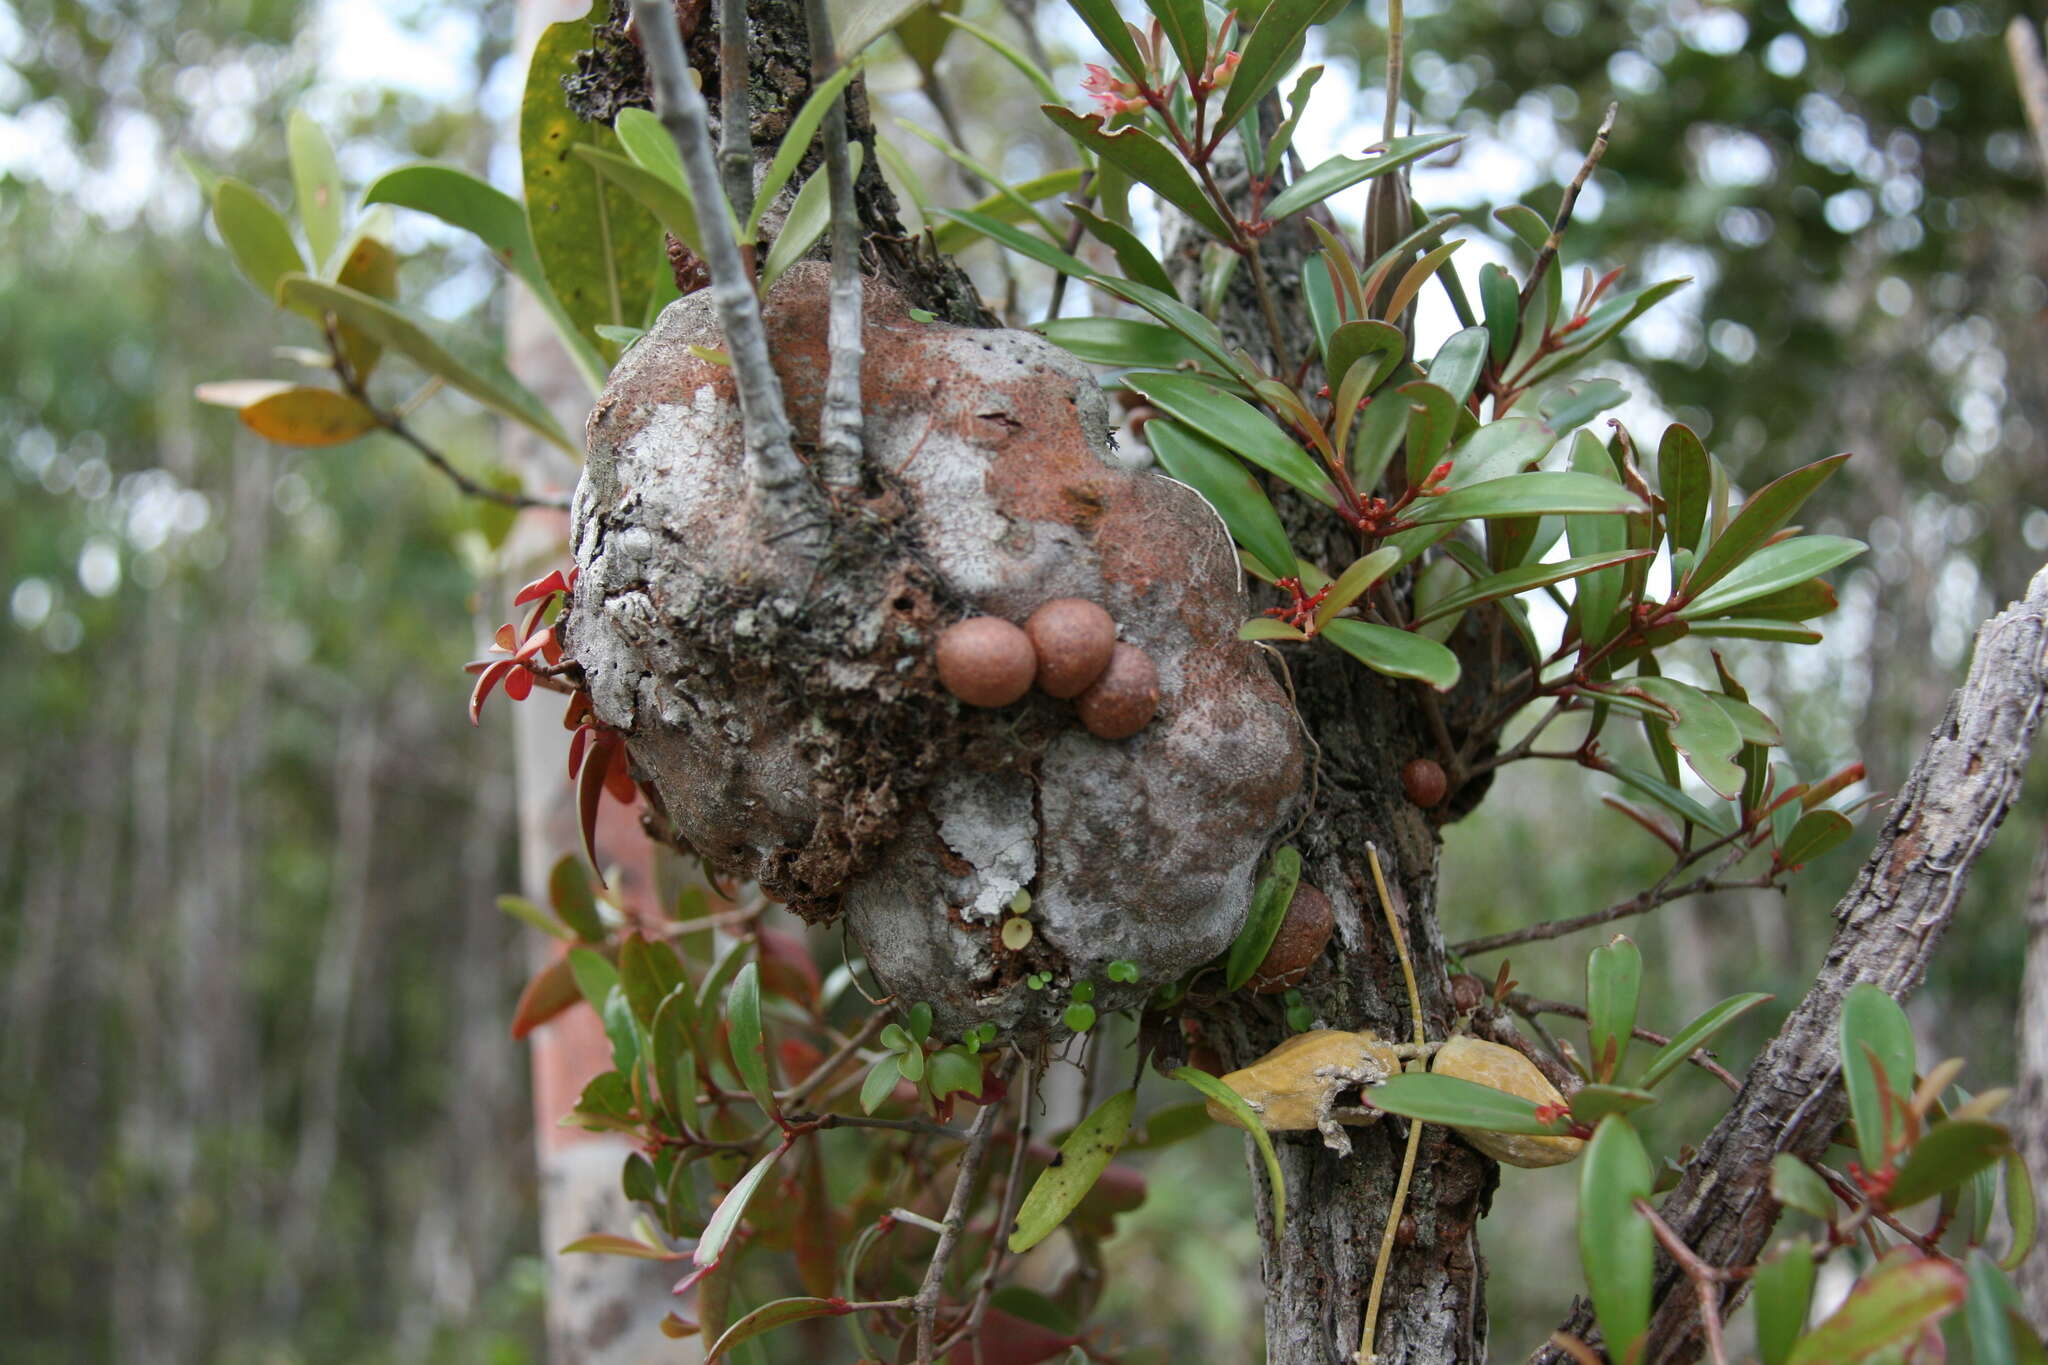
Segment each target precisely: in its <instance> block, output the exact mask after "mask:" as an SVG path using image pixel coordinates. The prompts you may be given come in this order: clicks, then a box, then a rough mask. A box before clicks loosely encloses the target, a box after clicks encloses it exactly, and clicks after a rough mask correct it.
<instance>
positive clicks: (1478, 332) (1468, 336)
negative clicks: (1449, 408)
mask: <svg viewBox="0 0 2048 1365" xmlns="http://www.w3.org/2000/svg"><path fill="white" fill-rule="evenodd" d="M1488 344H1489V339H1488V334H1487V329H1486V328H1484V327H1467V328H1465V329H1464V330H1463V331H1461V332H1453V333H1452V334H1451V335H1450V337H1449V338H1448V339H1446V340H1445V342H1444V344H1443V345H1441V346H1439V347H1437V351H1436V355H1435V357H1434V358H1432V359H1431V360H1430V362H1429V382H1430V383H1432V384H1435V385H1437V386H1438V387H1440V388H1442V389H1443V390H1444V391H1445V392H1446V393H1448V394H1450V395H1451V397H1452V398H1454V399H1456V400H1457V401H1458V402H1459V403H1463V402H1464V401H1465V400H1466V399H1468V398H1470V397H1471V396H1472V389H1473V387H1474V386H1475V385H1477V384H1478V383H1479V375H1480V372H1481V371H1482V370H1484V369H1485V368H1486V351H1487V346H1488Z"/></svg>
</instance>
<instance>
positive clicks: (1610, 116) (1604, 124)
mask: <svg viewBox="0 0 2048 1365" xmlns="http://www.w3.org/2000/svg"><path fill="white" fill-rule="evenodd" d="M1620 112H1621V106H1620V105H1618V104H1610V105H1608V106H1607V112H1606V114H1604V115H1603V116H1602V117H1601V119H1600V128H1599V131H1597V132H1596V133H1594V134H1593V146H1592V150H1590V151H1588V152H1587V153H1586V159H1585V161H1583V162H1582V163H1580V165H1579V173H1578V174H1577V175H1575V176H1573V177H1572V183H1571V184H1569V185H1567V186H1565V187H1564V198H1563V199H1562V200H1560V201H1559V202H1558V205H1557V217H1556V218H1555V219H1554V220H1553V221H1552V222H1551V225H1550V235H1549V236H1548V237H1546V238H1544V239H1543V249H1542V250H1541V251H1539V252H1537V253H1536V264H1534V265H1532V266H1530V267H1529V282H1528V283H1527V284H1524V285H1523V286H1522V297H1521V298H1520V299H1519V300H1518V301H1517V302H1516V305H1515V316H1516V317H1517V318H1520V317H1522V315H1524V314H1526V313H1527V312H1528V311H1529V301H1530V300H1531V299H1533V298H1535V297H1536V287H1537V286H1538V285H1540V284H1542V283H1543V277H1544V276H1545V275H1546V274H1548V273H1549V272H1550V267H1551V266H1552V265H1553V264H1554V263H1555V262H1556V260H1557V249H1558V248H1559V247H1560V246H1562V245H1564V230H1565V229H1566V228H1567V227H1569V226H1571V221H1572V209H1573V208H1574V207H1576V206H1577V204H1578V202H1579V191H1580V190H1583V189H1584V188H1586V182H1587V181H1588V180H1590V179H1592V178H1593V168H1594V167H1595V166H1597V165H1599V164H1600V158H1601V157H1602V156H1605V155H1606V154H1607V135H1608V134H1609V133H1611V132H1613V131H1614V117H1615V115H1616V114H1618V113H1620ZM1515 334H1516V336H1517V337H1518V338H1519V337H1520V335H1521V326H1520V324H1519V323H1518V324H1517V325H1516V328H1515ZM1508 354H1509V355H1513V354H1514V351H1513V350H1512V349H1510V350H1509V352H1508Z"/></svg>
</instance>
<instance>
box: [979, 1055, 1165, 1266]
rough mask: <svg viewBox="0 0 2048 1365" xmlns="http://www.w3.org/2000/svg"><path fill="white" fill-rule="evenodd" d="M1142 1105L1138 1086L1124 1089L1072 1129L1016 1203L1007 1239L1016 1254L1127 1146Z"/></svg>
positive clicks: (1048, 1229) (1048, 1230) (1041, 1235)
mask: <svg viewBox="0 0 2048 1365" xmlns="http://www.w3.org/2000/svg"><path fill="white" fill-rule="evenodd" d="M1137 1105H1138V1092H1137V1091H1136V1090H1135V1089H1131V1090H1124V1091H1119V1092H1118V1093H1117V1094H1114V1095H1112V1096H1110V1097H1109V1098H1108V1099H1107V1100H1104V1101H1103V1102H1102V1104H1101V1106H1100V1107H1098V1108H1097V1109H1096V1110H1095V1112H1094V1113H1092V1114H1090V1115H1089V1116H1088V1117H1087V1118H1085V1119H1083V1120H1081V1122H1080V1123H1078V1124H1076V1125H1075V1127H1074V1131H1073V1132H1071V1133H1069V1134H1067V1138H1066V1141H1064V1142H1062V1143H1061V1144H1060V1154H1059V1158H1058V1160H1056V1161H1055V1162H1053V1164H1052V1165H1050V1166H1047V1167H1046V1168H1045V1169H1044V1170H1043V1171H1041V1172H1039V1174H1038V1179H1037V1180H1035V1181H1033V1182H1032V1185H1031V1189H1030V1191H1029V1192H1028V1193H1026V1194H1025V1196H1024V1202H1023V1203H1021V1204H1019V1205H1018V1206H1017V1222H1016V1230H1015V1231H1013V1232H1012V1233H1011V1234H1010V1237H1009V1242H1008V1245H1009V1248H1010V1251H1011V1254H1013V1255H1014V1254H1016V1253H1018V1252H1023V1251H1029V1250H1030V1249H1031V1248H1032V1247H1035V1246H1037V1245H1038V1244H1039V1243H1040V1242H1042V1241H1044V1240H1045V1239H1046V1238H1047V1237H1049V1236H1051V1235H1052V1233H1053V1230H1054V1229H1056V1228H1058V1227H1059V1225H1060V1224H1061V1223H1064V1222H1065V1221H1066V1220H1067V1215H1068V1214H1070V1213H1072V1212H1073V1211H1074V1209H1075V1208H1076V1207H1077V1206H1078V1205H1079V1204H1080V1202H1081V1199H1082V1197H1083V1196H1085V1195H1086V1194H1087V1193H1088V1191H1089V1190H1090V1189H1092V1188H1093V1187H1094V1185H1095V1182H1096V1180H1097V1179H1098V1178H1099V1177H1100V1176H1101V1175H1102V1172H1103V1169H1104V1168H1105V1167H1107V1166H1108V1165H1109V1162H1110V1158H1112V1157H1114V1156H1115V1155H1116V1153H1117V1149H1118V1148H1120V1147H1122V1146H1123V1143H1124V1138H1125V1137H1127V1136H1129V1134H1130V1131H1131V1117H1132V1115H1133V1114H1135V1113H1136V1112H1137Z"/></svg>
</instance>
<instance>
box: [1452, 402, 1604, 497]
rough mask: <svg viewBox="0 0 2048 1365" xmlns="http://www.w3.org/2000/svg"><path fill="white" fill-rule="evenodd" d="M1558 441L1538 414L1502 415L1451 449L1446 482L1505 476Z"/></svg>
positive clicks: (1462, 484)
mask: <svg viewBox="0 0 2048 1365" xmlns="http://www.w3.org/2000/svg"><path fill="white" fill-rule="evenodd" d="M1556 444H1557V437H1556V436H1555V435H1554V434H1553V433H1552V432H1551V430H1550V429H1549V428H1548V427H1546V426H1544V425H1543V424H1542V423H1541V422H1539V421H1537V420H1536V419H1535V418H1533V417H1503V418H1502V419H1501V420H1499V421H1498V422H1489V423H1487V424H1486V425H1485V426H1483V427H1481V428H1479V430H1477V431H1475V432H1473V433H1472V434H1471V435H1470V436H1468V437H1466V438H1465V439H1464V440H1463V441H1462V442H1460V443H1459V444H1458V447H1457V449H1456V450H1454V451H1452V452H1451V472H1450V476H1449V477H1448V478H1447V479H1445V480H1444V484H1445V486H1446V487H1448V488H1452V489H1458V488H1464V487H1466V486H1468V485H1471V484H1478V483H1487V482H1490V481H1492V480H1494V479H1501V478H1506V477H1507V476H1509V475H1511V474H1517V473H1520V472H1521V471H1522V470H1523V469H1525V468H1526V467H1527V466H1529V465H1532V464H1534V463H1536V461H1538V460H1540V459H1542V458H1543V457H1544V456H1545V455H1547V454H1549V453H1550V448H1551V447H1552V446H1554V445H1556ZM1637 505H1638V506H1640V505H1641V504H1640V503H1638V504H1637ZM1438 515H1439V516H1441V515H1442V514H1441V513H1439V514H1438Z"/></svg>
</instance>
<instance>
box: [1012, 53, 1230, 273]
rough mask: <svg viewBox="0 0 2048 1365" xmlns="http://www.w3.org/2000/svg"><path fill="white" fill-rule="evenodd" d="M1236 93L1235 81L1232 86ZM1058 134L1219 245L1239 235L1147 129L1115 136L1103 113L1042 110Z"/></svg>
mask: <svg viewBox="0 0 2048 1365" xmlns="http://www.w3.org/2000/svg"><path fill="white" fill-rule="evenodd" d="M1232 88H1233V89H1235V88H1236V85H1235V82H1233V83H1232ZM1040 107H1041V108H1043V109H1044V111H1045V116H1046V117H1047V118H1049V119H1051V120H1052V121H1053V123H1054V125H1055V126H1057V127H1058V128H1059V130H1060V131H1061V132H1063V133H1065V134H1066V135H1067V136H1068V137H1071V138H1072V139H1074V141H1075V142H1076V143H1078V144H1080V145H1081V146H1083V147H1086V148H1087V149H1088V150H1089V151H1091V152H1094V153H1095V154H1096V155H1097V156H1099V157H1101V158H1102V159H1103V160H1104V161H1106V162H1108V163H1110V164H1111V165H1113V166H1117V167H1119V168H1121V169H1122V170H1123V172H1124V173H1125V174H1126V175H1128V176H1130V177H1131V179H1133V180H1135V181H1137V182H1138V183H1139V184H1141V185H1144V186H1145V187H1146V188H1148V189H1150V190H1151V191H1152V192H1153V193H1154V194H1157V195H1158V196H1159V197H1160V198H1161V199H1164V200H1165V201H1166V202H1167V203H1169V204H1172V205H1173V206H1174V207H1175V208H1177V209H1179V210H1180V211H1181V212H1182V213H1185V214H1186V215H1187V216H1188V217H1190V218H1192V219H1193V220H1194V221H1195V222H1196V223H1197V224H1199V225H1200V226H1201V228H1202V229H1203V230H1204V231H1205V232H1207V233H1209V234H1210V235H1211V236H1213V237H1214V238H1215V239H1216V240H1217V241H1219V242H1228V241H1232V240H1234V238H1235V235H1236V234H1235V231H1234V229H1233V228H1232V226H1231V224H1230V223H1229V222H1227V221H1226V220H1225V219H1224V217H1223V215H1222V214H1221V213H1220V212H1218V211H1217V208H1216V206H1215V205H1214V204H1212V203H1210V202H1209V196H1208V195H1206V194H1205V193H1203V191H1202V187H1201V186H1200V185H1198V184H1196V183H1195V177H1194V173H1193V172H1192V171H1190V170H1189V169H1188V168H1187V163H1185V162H1183V161H1182V160H1181V159H1180V157H1179V156H1178V155H1176V154H1175V153H1174V151H1173V150H1172V149H1171V148H1169V147H1168V146H1167V145H1166V144H1165V143H1163V142H1161V141H1160V140H1159V139H1158V138H1156V137H1154V136H1153V135H1152V134H1151V133H1150V132H1148V131H1146V130H1145V129H1144V128H1140V127H1138V126H1136V125H1126V126H1125V127H1122V128H1119V129H1117V130H1116V131H1114V132H1111V131H1109V130H1107V129H1105V128H1104V127H1103V122H1102V115H1100V114H1086V115H1083V114H1077V113H1075V112H1074V111H1073V110H1071V109H1069V108H1067V107H1066V106H1065V105H1063V104H1047V105H1042V106H1040Z"/></svg>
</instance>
